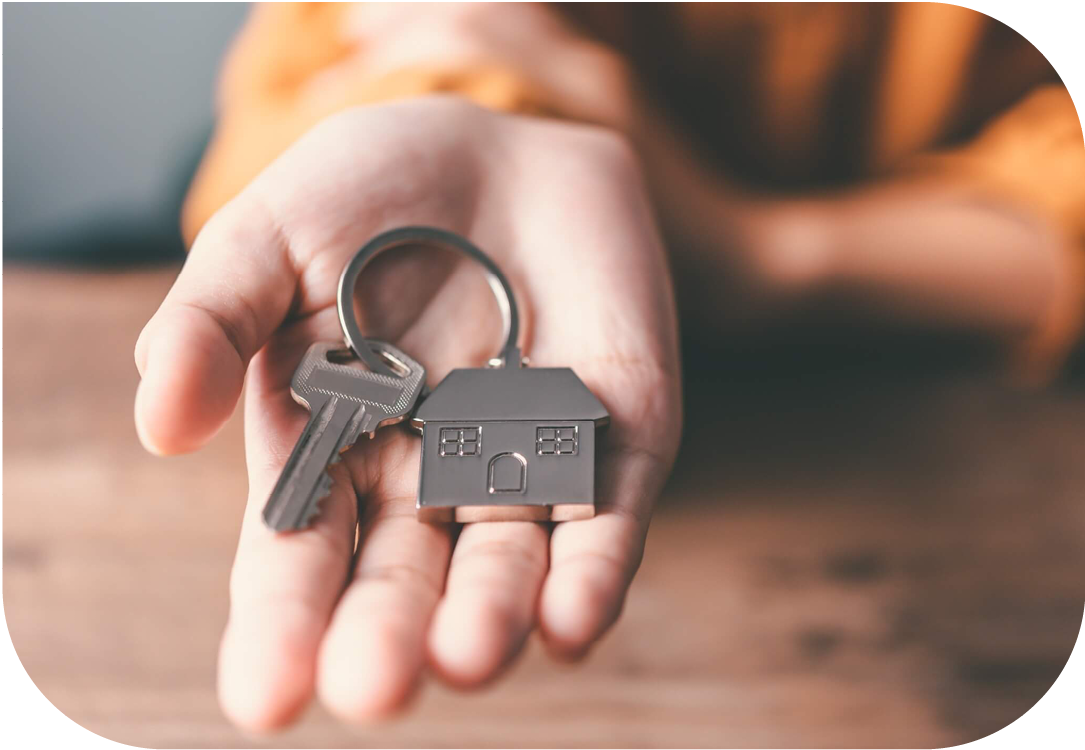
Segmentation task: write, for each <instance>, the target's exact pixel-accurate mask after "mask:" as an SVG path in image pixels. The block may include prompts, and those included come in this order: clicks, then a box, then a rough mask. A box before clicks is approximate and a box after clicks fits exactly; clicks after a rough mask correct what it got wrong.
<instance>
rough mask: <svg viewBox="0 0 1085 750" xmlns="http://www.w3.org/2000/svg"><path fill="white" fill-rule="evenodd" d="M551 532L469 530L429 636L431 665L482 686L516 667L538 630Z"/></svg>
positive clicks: (525, 527)
mask: <svg viewBox="0 0 1085 750" xmlns="http://www.w3.org/2000/svg"><path fill="white" fill-rule="evenodd" d="M548 543H549V533H548V530H547V528H546V527H545V526H543V525H541V524H537V523H529V522H508V523H476V524H470V525H467V526H465V527H464V528H463V531H462V532H461V533H460V538H459V540H458V541H457V542H456V550H455V552H454V553H453V555H452V563H451V566H450V567H449V573H448V583H447V590H446V592H445V596H444V598H443V599H442V600H441V603H440V604H439V605H438V608H437V613H436V615H435V616H434V621H433V626H432V628H431V629H430V634H429V655H430V656H429V658H430V664H431V665H432V666H433V668H434V669H435V670H436V671H437V673H438V674H439V675H441V677H442V678H444V679H445V680H446V681H448V682H449V683H451V684H453V685H457V686H459V687H474V686H477V685H481V684H483V683H485V682H487V681H489V680H491V679H493V678H494V677H496V676H497V675H498V674H500V672H501V671H502V670H503V669H504V668H505V667H506V666H507V665H508V664H510V663H511V662H512V660H513V659H514V658H515V656H516V655H517V654H518V653H519V652H520V650H521V648H522V647H523V645H524V641H525V640H526V639H527V637H528V635H529V634H530V633H531V631H532V629H533V628H534V627H535V612H536V605H537V603H538V599H539V590H540V588H541V587H542V582H543V578H544V577H545V575H546V568H547V564H548V551H547V546H548Z"/></svg>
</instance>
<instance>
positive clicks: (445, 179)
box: [135, 98, 681, 730]
mask: <svg viewBox="0 0 1085 750" xmlns="http://www.w3.org/2000/svg"><path fill="white" fill-rule="evenodd" d="M405 224H430V225H435V226H441V227H445V228H448V229H451V230H453V231H456V232H459V233H461V234H463V235H465V236H468V237H470V238H471V239H472V240H473V241H475V242H476V243H477V244H478V245H479V246H481V247H482V248H484V249H485V250H487V251H488V252H489V253H490V254H491V255H492V256H493V257H494V259H495V260H496V261H497V263H498V264H499V265H500V266H501V267H502V269H503V270H504V271H505V272H506V274H507V275H508V276H509V277H510V279H511V281H512V283H513V285H514V287H516V289H517V296H518V299H519V302H520V305H521V308H522V314H523V318H524V321H523V322H524V325H525V329H524V334H523V337H522V339H521V341H522V344H523V347H524V349H525V351H526V353H527V354H529V355H530V357H531V359H532V361H533V363H534V364H535V365H539V366H547V365H562V366H570V367H572V368H574V369H575V370H576V372H577V374H578V375H579V376H580V377H581V378H582V379H583V380H584V382H585V383H586V384H587V385H588V387H589V388H590V389H591V390H592V391H593V392H594V393H595V394H596V395H597V396H598V397H599V398H600V400H601V401H602V402H603V403H604V405H605V406H606V407H607V409H608V410H609V412H610V414H611V420H612V421H611V426H610V427H609V428H608V430H607V432H606V433H604V435H603V438H602V443H601V445H600V451H599V456H598V470H597V471H598V476H597V488H598V489H597V503H598V514H597V516H596V517H595V518H593V519H591V520H588V521H578V522H572V523H564V524H557V525H556V526H554V527H553V528H552V529H551V528H550V527H549V526H548V525H546V524H535V523H488V524H476V525H467V526H464V527H463V528H462V529H460V530H459V534H458V537H457V536H456V529H453V528H450V527H447V526H444V525H428V524H423V523H420V522H418V521H417V520H416V518H415V511H414V503H415V498H416V491H417V476H418V461H419V440H418V438H417V437H416V436H415V435H413V434H411V433H409V432H408V431H407V430H405V429H402V428H397V427H391V428H386V429H383V430H381V431H379V432H378V433H377V436H376V438H375V439H374V440H372V441H366V442H365V443H364V444H359V445H358V446H356V447H355V448H353V449H352V450H351V451H350V452H348V453H347V454H346V455H345V461H344V462H343V463H342V464H340V465H338V466H337V467H336V470H337V481H336V485H335V489H334V490H333V492H332V495H331V496H330V497H328V498H327V499H326V500H325V501H324V503H323V505H322V509H323V510H322V513H321V515H320V517H319V519H318V521H317V522H316V524H315V525H314V526H313V527H312V528H310V529H307V530H305V531H301V532H297V533H290V534H282V535H279V534H275V533H272V532H270V531H269V530H267V529H266V528H265V527H264V525H263V523H262V521H261V518H260V512H261V510H262V507H263V505H264V502H265V500H266V499H267V497H268V494H269V492H270V490H271V488H272V486H273V484H274V482H275V480H276V478H277V476H278V473H279V471H280V468H281V467H282V465H283V463H284V461H285V459H286V456H287V455H288V454H289V452H290V450H291V448H292V447H293V443H294V441H295V440H296V439H297V437H298V435H299V434H300V432H301V430H302V426H303V425H304V423H305V421H306V413H305V411H304V409H302V408H301V407H299V406H298V405H297V404H295V403H294V402H293V400H292V399H291V397H290V392H289V380H290V377H291V375H292V373H293V370H294V368H295V367H296V365H297V363H298V361H299V359H300V357H301V355H302V353H303V352H304V351H305V348H306V347H307V346H308V345H309V344H310V343H311V342H313V341H317V340H329V339H331V340H337V339H341V337H342V334H341V332H340V330H339V324H338V321H337V319H336V305H335V293H336V283H337V281H338V276H339V273H340V271H341V270H342V268H343V266H344V264H345V263H346V261H347V260H348V259H349V257H350V256H351V255H352V254H353V253H354V251H355V250H357V248H358V247H359V246H361V244H363V243H364V242H365V241H366V240H367V239H369V238H370V237H372V236H373V235H375V234H376V233H378V232H381V231H383V230H386V229H389V228H392V227H395V226H399V225H405ZM446 261H447V259H438V260H433V259H432V257H431V256H429V255H427V256H425V257H420V256H418V255H417V254H413V253H412V252H405V253H400V252H396V253H391V254H388V255H386V256H382V258H381V259H379V260H378V261H377V262H376V263H375V264H374V268H373V272H372V273H370V272H368V271H367V273H366V274H365V275H364V276H363V280H362V283H361V284H360V288H361V291H362V294H361V295H360V298H361V300H362V302H363V305H362V308H363V313H364V315H363V324H364V325H363V327H364V329H365V330H367V331H368V332H371V333H375V334H376V335H379V336H381V337H383V338H388V339H389V340H392V341H394V342H395V343H397V345H399V346H401V347H402V348H403V349H404V350H405V351H407V352H408V353H410V354H411V355H412V356H414V357H416V358H417V359H419V360H420V361H421V362H423V363H424V364H425V365H426V367H427V368H428V370H429V375H430V382H431V385H432V384H435V383H436V382H438V381H439V380H440V379H441V378H442V377H443V376H444V374H445V373H446V372H447V371H448V370H449V369H451V368H452V367H457V366H461V367H462V366H478V365H480V364H481V363H482V362H484V361H485V359H486V358H487V357H488V356H489V355H491V354H492V353H493V352H494V351H495V350H496V349H497V347H498V345H499V343H500V341H499V339H500V319H499V317H498V315H497V312H496V307H495V306H494V304H493V303H492V302H490V299H491V298H490V295H489V290H488V289H487V288H486V286H485V284H484V282H483V281H482V276H481V273H480V272H479V271H478V269H477V268H476V267H475V266H473V265H472V264H470V263H467V262H462V263H461V262H458V261H447V262H446ZM465 321H469V322H468V324H466V325H465V324H464V323H465ZM135 354H136V363H137V366H138V367H139V371H140V373H141V376H142V382H141V383H140V387H139V391H138V393H137V395H136V408H135V419H136V425H137V429H138V431H139V434H140V437H141V439H142V441H143V443H144V445H145V446H146V447H147V448H148V449H149V450H151V451H153V452H155V453H159V454H171V453H179V452H185V451H191V450H194V449H196V448H198V447H200V446H201V445H203V444H204V443H206V442H207V441H208V440H209V439H210V438H211V437H212V436H213V435H214V434H215V432H216V431H217V430H218V429H219V428H220V427H221V426H222V424H223V423H224V422H225V420H226V419H227V418H228V417H229V416H230V413H231V412H232V410H233V408H234V405H235V403H236V401H237V399H238V396H239V394H240V392H241V389H242V382H243V380H246V378H247V384H248V387H247V388H246V398H245V433H246V454H247V463H248V472H249V486H250V490H249V500H248V506H247V510H246V512H245V517H244V521H243V525H242V531H241V537H240V541H239V544H238V550H237V558H236V561H235V563H234V569H233V574H232V578H231V586H230V594H231V596H230V599H231V604H230V617H229V623H228V625H227V628H226V632H225V634H224V636H223V641H222V649H221V654H220V666H219V693H220V699H221V702H222V705H223V708H224V710H225V711H226V713H227V714H228V715H229V717H230V718H231V719H232V720H233V721H234V722H236V723H237V724H239V725H241V726H242V727H245V728H247V729H250V730H261V729H271V728H275V727H278V726H281V725H284V724H286V723H288V722H289V721H291V720H292V719H293V718H294V717H296V716H297V715H298V713H299V712H300V711H301V710H302V709H303V708H304V707H305V705H306V703H307V702H308V700H309V699H310V697H311V696H312V694H313V692H314V690H315V691H316V692H317V693H319V695H320V697H321V699H322V700H323V702H324V703H325V705H326V706H327V707H328V708H329V709H330V710H331V711H332V712H334V713H335V714H337V715H338V716H340V717H342V718H343V719H345V720H348V721H355V722H359V721H365V720H368V719H371V718H374V717H379V716H383V715H386V714H389V713H391V712H393V711H394V710H396V709H397V708H399V707H401V706H403V705H404V704H405V702H406V701H407V700H408V699H409V698H410V696H411V695H412V693H413V691H414V689H415V687H416V685H417V684H418V680H419V677H420V674H421V673H422V671H423V669H424V668H425V667H426V666H427V665H428V666H429V668H431V669H432V670H433V671H434V672H435V673H436V674H437V675H438V676H440V677H441V678H442V679H444V680H445V681H446V682H448V683H449V684H451V685H454V686H461V687H470V686H475V685H479V684H481V683H485V682H486V681H488V680H490V679H492V678H494V677H495V676H497V675H498V674H499V673H500V672H501V671H502V670H503V669H504V668H505V667H506V666H507V665H508V664H509V663H510V662H511V661H512V660H513V659H514V658H515V656H516V655H517V653H518V652H519V651H520V650H521V648H522V647H523V645H524V642H525V640H526V638H527V637H528V635H529V634H530V633H531V632H532V630H533V629H535V628H536V626H537V627H538V629H539V631H540V632H541V635H542V638H543V640H544V642H545V644H546V646H547V647H548V649H549V651H550V652H551V653H552V654H553V655H555V656H556V657H558V658H562V659H575V658H578V657H581V656H583V655H584V654H585V653H586V652H587V651H588V649H589V648H590V647H591V645H592V644H593V643H594V642H595V641H596V640H598V639H599V638H600V637H601V635H602V634H603V633H604V631H605V630H606V629H607V628H608V627H609V626H610V625H611V624H612V623H613V622H614V620H615V619H616V618H617V616H618V613H619V611H620V609H621V607H622V602H623V599H624V597H625V592H626V589H627V587H628V586H629V583H630V580H631V579H632V577H633V574H634V572H635V571H636V569H637V566H638V564H639V561H640V558H641V554H642V550H643V545H644V538H645V534H646V531H647V526H648V520H649V516H650V514H651V510H652V506H653V503H654V502H655V499H656V497H657V495H658V494H659V492H660V489H661V487H662V484H663V482H664V480H665V479H666V476H667V474H668V472H669V469H670V467H671V464H672V462H673V458H674V454H675V451H676V448H677V444H678V438H679V433H680V428H681V425H680V421H681V417H680V414H681V411H680V406H681V404H680V391H679V377H678V372H679V364H678V351H677V344H676V324H675V313H674V301H673V298H672V293H671V288H670V281H669V276H668V270H667V265H666V261H665V257H664V253H663V251H662V249H661V246H660V241H659V239H658V235H657V232H656V229H655V227H654V225H653V221H652V217H651V211H650V208H649V205H648V203H647V201H646V198H645V195H644V190H643V187H642V183H641V177H640V174H639V170H638V168H637V167H636V163H635V159H634V158H633V156H632V154H631V152H630V150H629V149H628V148H627V147H626V146H625V145H624V143H623V142H622V141H621V140H620V139H618V138H617V137H615V136H613V135H611V134H609V133H608V132H606V131H603V130H601V129H597V128H588V127H583V126H578V125H569V124H564V123H558V122H547V121H540V120H531V119H527V118H519V117H510V116H505V115H497V114H492V113H489V112H486V111H484V110H481V109H478V108H476V107H474V106H471V105H468V104H465V103H463V102H460V101H458V100H455V99H449V98H432V99H418V100H413V101H407V102H401V103H396V104H390V105H382V106H380V107H373V108H365V109H356V110H351V111H348V112H345V113H343V114H341V115H337V116H335V117H333V118H331V119H329V120H326V121H325V122H324V123H322V124H321V125H319V126H317V127H316V128H315V129H314V130H312V131H311V132H310V133H309V134H308V135H306V136H305V137H304V138H302V139H301V140H300V141H299V142H298V143H296V144H295V145H294V146H293V147H291V148H290V150H289V151H287V152H286V153H285V154H284V155H283V156H282V157H281V158H280V159H278V160H277V161H276V162H275V163H274V164H272V165H271V166H270V167H269V168H268V169H267V170H265V171H264V172H263V173H262V174H261V175H260V176H259V177H258V178H257V179H255V180H254V181H253V182H252V183H251V184H250V185H249V186H248V187H247V188H246V189H245V190H244V191H243V192H242V193H241V194H240V195H239V196H238V197H237V198H235V199H234V200H233V201H232V202H230V203H229V204H228V205H227V206H226V207H224V208H223V209H222V210H221V211H219V212H218V214H216V215H215V216H214V217H213V218H212V219H211V221H210V222H209V223H208V224H207V226H206V227H205V228H204V229H203V231H202V232H201V233H200V235H199V237H198V238H197V240H196V243H195V245H194V247H193V249H192V253H191V255H190V257H189V258H188V262H187V263H186V264H185V266H184V269H183V270H182V272H181V274H180V276H179V278H178V280H177V282H176V284H175V285H174V287H173V289H172V290H171V291H170V293H169V295H168V296H167V297H166V299H165V301H164V302H163V304H162V306H161V308H160V309H159V310H158V312H157V313H156V314H155V315H154V317H153V318H152V319H151V320H150V322H149V323H148V324H147V326H146V328H145V329H144V331H143V333H142V334H141V336H140V339H139V341H138V342H137V344H136V353H135ZM359 513H360V516H361V517H360V518H359ZM359 522H360V524H361V526H360V533H359V536H358V538H359V540H360V541H359V545H358V551H357V553H355V533H356V524H357V523H359Z"/></svg>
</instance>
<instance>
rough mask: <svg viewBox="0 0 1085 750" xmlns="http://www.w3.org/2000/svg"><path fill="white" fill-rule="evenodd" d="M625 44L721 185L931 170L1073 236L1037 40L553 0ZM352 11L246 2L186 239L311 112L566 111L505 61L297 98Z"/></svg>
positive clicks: (1060, 140)
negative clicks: (455, 105) (426, 97)
mask: <svg viewBox="0 0 1085 750" xmlns="http://www.w3.org/2000/svg"><path fill="white" fill-rule="evenodd" d="M555 7H556V10H557V12H558V13H559V14H560V15H561V16H562V18H563V19H564V20H565V21H567V22H569V23H571V24H574V25H575V26H576V28H578V29H579V30H580V31H581V32H582V33H583V34H585V35H587V36H589V37H591V38H593V39H595V40H597V41H598V42H599V43H601V44H605V45H608V46H609V47H611V48H612V49H614V50H616V51H618V52H619V53H620V54H622V55H624V56H625V57H626V58H627V59H628V61H629V63H630V66H631V69H632V70H633V71H634V72H635V74H636V77H637V79H638V81H639V83H640V84H641V86H642V88H643V89H644V90H645V91H646V92H647V93H648V95H649V96H650V97H651V99H652V100H653V101H654V102H655V103H656V104H658V105H661V106H662V107H663V108H664V110H665V111H666V112H667V113H668V114H669V115H670V116H671V118H672V120H673V121H674V122H675V123H676V124H677V125H678V127H679V129H680V130H681V132H683V134H684V135H685V136H686V138H687V139H688V140H689V141H690V142H691V143H693V144H694V146H695V148H696V150H697V152H698V153H699V155H700V156H701V157H702V159H703V161H704V162H705V163H708V164H711V165H712V166H713V167H714V168H715V169H717V170H718V171H719V172H720V173H721V174H723V175H727V176H728V177H730V178H731V179H733V180H735V181H736V182H740V183H745V184H749V185H754V186H758V187H761V188H769V189H773V188H777V189H787V190H796V189H802V188H805V187H814V186H824V185H834V184H842V183H848V182H856V181H861V180H865V179H874V178H878V177H883V176H886V175H892V174H894V173H900V172H902V171H909V170H917V169H920V170H936V171H937V170H942V171H944V172H946V173H947V174H953V175H955V176H957V177H958V178H960V177H962V176H963V177H964V178H965V179H970V180H973V181H975V182H976V183H977V184H979V185H981V186H982V187H984V188H987V189H990V190H992V191H997V192H998V193H1000V194H1001V195H1003V196H1004V197H1009V198H1010V199H1012V200H1016V201H1019V202H1021V203H1023V204H1026V205H1027V206H1028V207H1029V208H1030V209H1032V210H1033V211H1034V212H1036V213H1039V214H1041V215H1043V216H1046V217H1048V218H1049V219H1050V220H1052V221H1054V222H1056V223H1057V224H1058V225H1059V226H1060V227H1061V228H1062V229H1063V230H1064V231H1065V232H1067V233H1068V235H1069V236H1071V237H1074V238H1076V239H1077V240H1078V241H1079V242H1081V243H1082V244H1083V245H1085V147H1083V144H1082V132H1081V125H1080V122H1079V119H1078V117H1077V113H1076V112H1075V110H1074V106H1073V103H1072V102H1071V100H1070V97H1069V95H1068V94H1067V93H1066V91H1065V89H1064V88H1063V86H1062V85H1061V82H1060V81H1059V78H1058V75H1057V74H1056V73H1055V71H1054V70H1053V69H1052V68H1051V66H1050V65H1049V64H1048V63H1047V61H1046V59H1045V58H1044V57H1043V55H1042V54H1041V53H1040V52H1038V51H1037V50H1036V49H1035V48H1034V47H1032V45H1031V44H1029V43H1028V42H1027V41H1026V40H1024V39H1023V38H1022V37H1021V36H1019V35H1018V34H1017V33H1016V32H1014V31H1012V30H1011V29H1009V28H1008V27H1006V26H1005V25H1003V24H1001V23H999V22H997V21H994V20H992V19H990V18H988V17H986V16H984V15H982V14H979V13H976V12H974V11H971V10H967V9H963V8H959V7H956V6H951V5H942V4H937V3H903V4H873V3H872V4H865V3H840V4H837V3H815V4H806V3H784V4H744V3H735V4H729V3H721V4H715V3H710V4H695V3H674V4H649V3H638V4H609V3H606V4H583V5H581V4H573V5H568V6H566V5H559V6H555ZM349 22H350V8H349V6H344V5H340V4H330V5H324V4H282V5H279V4H276V5H270V6H261V7H259V8H258V9H257V10H256V12H254V14H253V16H252V18H250V20H249V22H248V24H247V25H246V27H245V29H244V30H243V31H242V33H241V35H240V37H239V38H238V40H237V42H236V43H235V45H234V47H233V49H232V51H231V53H230V55H229V57H228V60H227V63H226V65H225V68H224V71H223V76H222V81H221V87H220V92H219V120H218V124H217V127H216V132H215V136H214V138H213V140H212V143H211V146H210V147H209V149H208V152H207V154H206V155H205V158H204V162H203V164H202V166H201V169H200V171H199V173H198V175H197V177H196V180H195V181H194V183H193V186H192V188H191V191H190V194H189V198H188V201H187V205H186V209H185V216H184V222H183V223H184V230H185V235H186V237H187V239H188V240H189V241H190V242H191V240H192V239H193V238H194V237H195V234H196V232H197V231H198V229H199V227H200V226H201V225H202V224H203V223H204V222H205V221H206V220H207V218H208V217H209V216H210V215H211V214H212V213H213V212H214V211H215V210H216V209H217V208H218V207H219V206H221V205H222V204H223V203H224V202H226V201H227V200H229V198H231V197H232V196H233V195H234V194H236V193H237V192H238V191H239V190H240V189H241V188H242V187H243V186H244V185H245V184H246V183H247V182H248V181H249V180H251V179H252V178H253V177H254V176H255V175H256V174H257V173H258V172H259V171H260V170H261V169H263V167H264V166H266V165H267V164H268V163H269V162H270V161H271V160H272V159H274V158H275V156H277V155H278V154H279V153H280V152H281V151H283V150H284V149H285V148H286V147H287V146H289V145H290V144H291V143H292V142H293V141H294V140H295V139H296V138H297V137H298V136H300V135H301V134H302V133H304V132H305V131H306V130H307V129H309V128H310V127H311V126H312V125H314V124H315V123H316V122H317V121H318V120H320V119H322V118H323V117H325V116H327V115H329V114H332V113H334V112H335V111H338V110H341V109H344V108H346V107H349V106H353V105H357V104H365V103H372V102H379V101H383V100H388V99H393V98H401V97H407V96H414V95H420V94H425V93H433V92H456V93H459V94H462V95H463V96H465V97H468V98H471V99H473V100H475V101H477V102H478V103H480V104H482V105H484V106H487V107H491V108H494V109H500V110H511V111H520V112H532V113H537V114H542V115H550V116H565V117H569V116H573V115H572V114H571V112H570V111H568V110H567V109H566V108H565V106H564V104H565V103H564V102H562V101H561V99H560V97H557V96H555V95H553V94H549V93H547V92H546V91H545V90H544V89H543V88H541V87H540V86H539V85H538V82H537V81H534V80H532V78H531V76H530V74H529V73H527V72H526V71H523V70H519V69H517V68H516V66H515V65H504V64H496V65H493V66H489V65H474V66H467V67H464V66H461V65H457V64H453V63H449V64H448V65H441V64H438V65H427V66H425V67H412V68H406V69H402V70H396V71H392V72H387V71H385V72H381V73H379V74H370V73H369V72H368V71H367V70H366V69H365V66H364V65H361V66H352V67H350V71H351V72H350V75H351V80H350V81H348V82H346V85H342V84H343V82H342V81H340V82H339V83H340V85H338V86H337V87H335V88H334V89H333V93H331V94H327V92H325V95H324V96H323V97H314V96H312V95H310V92H308V91H306V89H307V88H309V86H308V84H311V83H312V82H313V81H315V80H318V78H319V76H321V75H322V74H323V73H325V72H326V71H327V70H328V69H330V68H331V67H332V66H334V65H336V64H337V63H339V62H341V61H343V60H346V59H348V58H350V57H351V56H357V52H358V50H357V49H356V47H357V45H358V42H357V40H356V37H352V36H351V35H350V34H349V33H347V26H348V24H349Z"/></svg>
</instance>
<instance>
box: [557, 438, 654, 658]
mask: <svg viewBox="0 0 1085 750" xmlns="http://www.w3.org/2000/svg"><path fill="white" fill-rule="evenodd" d="M668 470H669V463H668V462H667V461H666V460H665V459H663V458H656V457H654V456H652V455H650V454H648V453H645V452H641V451H636V452H632V451H625V450H623V451H618V452H615V453H613V454H612V455H610V456H608V457H607V458H606V459H605V460H604V461H603V462H602V463H601V465H600V477H599V482H598V484H599V486H600V487H606V488H609V490H608V492H607V495H606V496H605V497H603V498H601V500H600V505H599V511H598V513H597V515H596V516H595V517H594V518H591V519H588V520H585V521H571V522H567V523H560V524H557V526H555V527H554V531H553V534H552V535H551V541H550V572H549V574H548V575H547V577H546V582H545V584H544V585H543V589H542V595H541V596H540V600H539V626H540V631H541V634H542V636H543V640H544V642H545V643H546V645H547V648H548V649H549V651H550V653H551V654H553V655H554V656H555V657H557V658H560V659H564V660H571V659H578V658H581V657H583V656H584V655H585V654H586V653H587V652H588V650H589V649H590V648H591V645H592V644H593V643H594V642H595V641H597V640H598V639H599V638H600V637H602V635H603V634H604V633H605V632H606V631H607V629H608V628H610V626H611V625H613V624H614V622H615V620H617V619H618V615H619V614H620V613H621V610H622V605H623V603H624V601H625V594H626V591H627V590H628V588H629V584H630V582H631V581H632V580H633V575H634V574H635V573H636V572H637V568H638V567H639V566H640V561H641V557H642V556H643V553H644V540H645V535H646V534H647V533H648V521H649V518H650V514H651V507H652V504H653V503H654V501H655V497H656V495H657V494H658V492H659V489H660V488H661V486H662V483H663V480H664V479H665V478H666V474H667V471H668Z"/></svg>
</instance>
